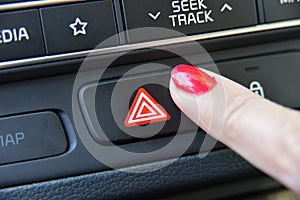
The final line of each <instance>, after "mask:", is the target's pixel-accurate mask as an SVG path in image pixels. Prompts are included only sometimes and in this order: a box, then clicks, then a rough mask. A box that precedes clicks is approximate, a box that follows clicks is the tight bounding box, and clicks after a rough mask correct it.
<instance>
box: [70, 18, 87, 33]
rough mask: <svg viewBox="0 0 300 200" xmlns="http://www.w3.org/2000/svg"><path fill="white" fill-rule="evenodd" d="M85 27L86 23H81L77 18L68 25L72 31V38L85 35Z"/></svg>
mask: <svg viewBox="0 0 300 200" xmlns="http://www.w3.org/2000/svg"><path fill="white" fill-rule="evenodd" d="M87 25H88V23H87V22H83V21H81V19H80V18H79V17H77V18H76V20H75V22H74V23H72V24H70V25H69V27H70V28H71V29H73V36H77V35H79V34H82V35H86V30H85V28H86V26H87Z"/></svg>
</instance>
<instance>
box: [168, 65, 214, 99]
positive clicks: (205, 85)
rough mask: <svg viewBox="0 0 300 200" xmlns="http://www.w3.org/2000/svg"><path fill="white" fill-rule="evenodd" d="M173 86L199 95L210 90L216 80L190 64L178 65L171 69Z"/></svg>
mask: <svg viewBox="0 0 300 200" xmlns="http://www.w3.org/2000/svg"><path fill="white" fill-rule="evenodd" d="M172 80H173V82H174V84H175V86H176V87H177V88H179V89H181V90H183V91H185V92H187V93H190V94H196V95H201V94H204V93H206V92H208V91H210V90H211V89H212V88H213V87H214V86H215V85H216V84H217V81H216V79H215V78H214V77H211V76H209V75H208V74H207V73H205V72H204V71H202V70H201V69H199V68H197V67H194V66H191V65H184V64H182V65H178V66H176V67H175V68H174V69H173V71H172Z"/></svg>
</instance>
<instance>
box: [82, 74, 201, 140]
mask: <svg viewBox="0 0 300 200" xmlns="http://www.w3.org/2000/svg"><path fill="white" fill-rule="evenodd" d="M169 80H170V72H163V73H162V72H161V73H160V74H155V75H153V74H149V75H143V76H140V77H135V76H134V77H132V78H130V77H128V78H124V79H122V80H118V79H116V80H111V81H109V82H107V81H103V82H100V83H95V84H93V85H88V86H87V87H83V88H82V91H81V95H82V96H81V97H80V98H81V102H80V103H81V107H82V110H83V113H84V115H85V116H84V117H85V120H86V124H87V125H88V126H89V127H88V128H89V132H90V134H91V136H92V137H93V138H94V139H95V140H96V141H97V142H98V143H99V144H106V143H107V141H108V140H109V142H113V143H115V144H127V143H132V142H138V141H140V140H151V139H156V138H159V137H169V136H173V135H175V134H177V133H186V132H189V131H191V130H195V127H196V130H197V128H198V127H197V126H196V125H195V124H194V123H193V122H192V121H191V120H190V119H189V118H188V117H187V116H185V115H184V114H183V113H182V112H181V111H180V109H179V108H177V106H176V105H175V104H174V102H173V100H172V98H171V95H170V92H169V88H168V86H169ZM93 96H94V97H95V98H92V97H93Z"/></svg>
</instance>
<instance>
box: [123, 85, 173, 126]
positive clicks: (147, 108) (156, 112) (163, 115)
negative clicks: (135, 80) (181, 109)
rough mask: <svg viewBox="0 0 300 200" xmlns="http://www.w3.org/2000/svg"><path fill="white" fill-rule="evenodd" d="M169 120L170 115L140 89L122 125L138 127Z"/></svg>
mask: <svg viewBox="0 0 300 200" xmlns="http://www.w3.org/2000/svg"><path fill="white" fill-rule="evenodd" d="M169 119H170V115H169V114H168V113H167V111H166V110H165V109H164V108H162V106H160V105H159V104H158V103H157V101H156V100H155V99H154V98H153V97H152V96H151V95H150V94H149V93H148V92H147V91H146V90H145V89H144V88H140V89H139V91H138V93H137V95H136V96H135V98H134V101H133V103H132V105H131V108H130V110H129V112H128V115H127V117H126V119H125V122H124V125H125V126H127V127H131V126H139V125H145V124H150V123H154V122H161V121H167V120H169Z"/></svg>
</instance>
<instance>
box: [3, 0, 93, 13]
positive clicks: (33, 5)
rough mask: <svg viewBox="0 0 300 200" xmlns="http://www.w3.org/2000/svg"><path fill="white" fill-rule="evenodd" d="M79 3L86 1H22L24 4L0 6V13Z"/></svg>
mask: <svg viewBox="0 0 300 200" xmlns="http://www.w3.org/2000/svg"><path fill="white" fill-rule="evenodd" d="M81 1H87V0H42V1H24V2H20V3H8V4H1V5H0V11H7V10H18V9H25V8H36V7H42V6H49V5H55V4H63V3H76V2H81Z"/></svg>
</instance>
